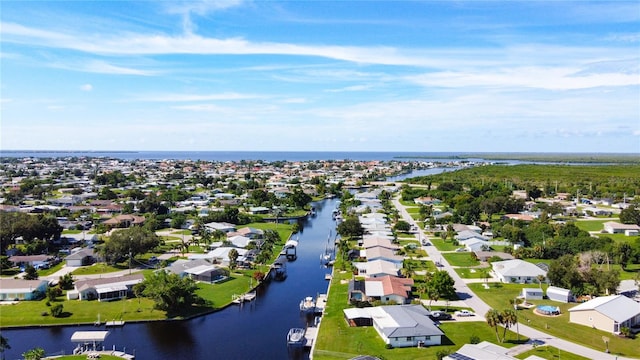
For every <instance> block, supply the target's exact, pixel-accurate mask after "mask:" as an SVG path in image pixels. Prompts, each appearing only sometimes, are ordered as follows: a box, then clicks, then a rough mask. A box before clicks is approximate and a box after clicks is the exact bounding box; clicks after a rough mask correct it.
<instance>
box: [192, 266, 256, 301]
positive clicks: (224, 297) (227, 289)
mask: <svg viewBox="0 0 640 360" xmlns="http://www.w3.org/2000/svg"><path fill="white" fill-rule="evenodd" d="M250 282H251V280H250V277H246V276H242V275H238V274H235V273H234V274H232V275H231V276H230V277H229V279H228V280H226V281H224V282H221V283H216V284H203V283H200V284H198V291H197V292H196V293H197V294H198V295H200V296H201V297H203V298H205V299H207V300H209V301H211V302H212V305H213V308H215V309H219V308H222V307H224V306H227V305H228V304H229V303H230V302H231V300H232V298H231V297H232V296H233V295H234V294H238V295H240V294H244V293H246V292H247V291H248V290H249V284H250ZM253 285H255V281H254V282H253Z"/></svg>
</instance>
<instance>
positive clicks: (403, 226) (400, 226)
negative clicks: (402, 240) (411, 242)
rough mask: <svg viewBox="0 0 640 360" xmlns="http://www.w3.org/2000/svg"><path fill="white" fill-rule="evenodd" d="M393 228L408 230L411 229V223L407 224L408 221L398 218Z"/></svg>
mask: <svg viewBox="0 0 640 360" xmlns="http://www.w3.org/2000/svg"><path fill="white" fill-rule="evenodd" d="M393 229H394V230H395V231H402V232H408V231H409V230H411V224H409V223H408V222H406V221H404V220H400V221H398V222H397V223H396V224H395V226H394V227H393Z"/></svg>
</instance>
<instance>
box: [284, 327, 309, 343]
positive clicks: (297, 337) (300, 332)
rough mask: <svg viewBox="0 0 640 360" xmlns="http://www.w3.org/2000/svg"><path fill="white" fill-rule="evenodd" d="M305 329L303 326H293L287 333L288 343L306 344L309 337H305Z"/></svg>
mask: <svg viewBox="0 0 640 360" xmlns="http://www.w3.org/2000/svg"><path fill="white" fill-rule="evenodd" d="M304 332H305V330H304V329H303V328H292V329H290V330H289V333H288V334H287V345H289V346H304V343H305V342H306V341H307V339H306V338H305V337H304Z"/></svg>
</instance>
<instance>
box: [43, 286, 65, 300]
mask: <svg viewBox="0 0 640 360" xmlns="http://www.w3.org/2000/svg"><path fill="white" fill-rule="evenodd" d="M46 295H47V299H49V301H55V300H56V298H57V297H58V296H61V295H62V289H60V288H59V287H57V286H50V287H48V288H47V292H46Z"/></svg>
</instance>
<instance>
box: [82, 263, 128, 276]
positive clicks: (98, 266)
mask: <svg viewBox="0 0 640 360" xmlns="http://www.w3.org/2000/svg"><path fill="white" fill-rule="evenodd" d="M127 269H129V266H127V265H126V264H124V265H122V264H116V265H108V264H107V263H103V262H99V263H95V264H93V265H91V266H83V267H81V268H78V269H76V270H73V272H72V273H71V274H73V275H95V274H105V273H110V272H116V271H122V270H127Z"/></svg>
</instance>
